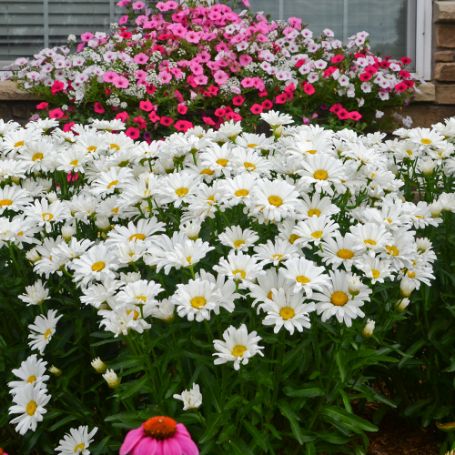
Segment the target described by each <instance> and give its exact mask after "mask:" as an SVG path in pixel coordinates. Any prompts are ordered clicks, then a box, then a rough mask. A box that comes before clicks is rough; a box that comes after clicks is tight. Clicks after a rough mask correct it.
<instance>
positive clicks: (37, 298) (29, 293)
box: [18, 280, 49, 305]
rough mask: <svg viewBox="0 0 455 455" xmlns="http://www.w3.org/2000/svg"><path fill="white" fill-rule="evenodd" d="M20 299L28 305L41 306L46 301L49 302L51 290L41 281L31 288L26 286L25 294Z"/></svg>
mask: <svg viewBox="0 0 455 455" xmlns="http://www.w3.org/2000/svg"><path fill="white" fill-rule="evenodd" d="M18 298H19V299H20V300H22V301H23V302H24V303H26V304H27V305H41V304H42V303H43V302H44V301H45V300H49V290H48V289H47V288H46V287H45V286H44V284H43V282H42V281H41V280H37V281H36V282H35V283H34V284H32V285H31V286H26V288H25V293H24V294H21V295H20V296H19V297H18Z"/></svg>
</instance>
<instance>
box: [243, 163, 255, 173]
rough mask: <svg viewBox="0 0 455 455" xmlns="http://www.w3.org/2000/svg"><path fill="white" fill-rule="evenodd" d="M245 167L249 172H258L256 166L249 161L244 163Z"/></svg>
mask: <svg viewBox="0 0 455 455" xmlns="http://www.w3.org/2000/svg"><path fill="white" fill-rule="evenodd" d="M243 165H244V166H245V169H248V170H249V171H255V170H256V165H255V164H254V163H251V162H249V161H245V162H244V163H243Z"/></svg>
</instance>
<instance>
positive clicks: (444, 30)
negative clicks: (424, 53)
mask: <svg viewBox="0 0 455 455" xmlns="http://www.w3.org/2000/svg"><path fill="white" fill-rule="evenodd" d="M435 34H436V46H437V47H449V48H455V24H437V25H436V33H435Z"/></svg>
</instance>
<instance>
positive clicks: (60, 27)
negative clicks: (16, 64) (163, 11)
mask: <svg viewBox="0 0 455 455" xmlns="http://www.w3.org/2000/svg"><path fill="white" fill-rule="evenodd" d="M115 13H116V10H115V0H24V1H23V0H0V67H1V66H4V65H5V64H7V63H9V62H11V61H13V60H14V59H15V58H17V57H29V56H31V55H32V54H34V53H36V52H38V51H39V50H40V49H42V48H44V47H49V46H50V47H52V46H58V45H62V44H65V42H66V38H67V36H68V35H70V34H76V35H77V34H80V33H83V32H85V31H107V30H108V29H109V26H110V24H111V23H112V22H115Z"/></svg>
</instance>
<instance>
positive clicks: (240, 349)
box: [231, 344, 247, 357]
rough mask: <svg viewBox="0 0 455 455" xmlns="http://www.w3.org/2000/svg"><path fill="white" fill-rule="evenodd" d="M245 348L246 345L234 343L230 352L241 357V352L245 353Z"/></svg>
mask: <svg viewBox="0 0 455 455" xmlns="http://www.w3.org/2000/svg"><path fill="white" fill-rule="evenodd" d="M246 350H247V348H246V346H244V345H243V344H236V345H235V346H234V347H233V348H232V351H231V354H232V355H233V356H234V357H242V356H243V354H245V351H246Z"/></svg>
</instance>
